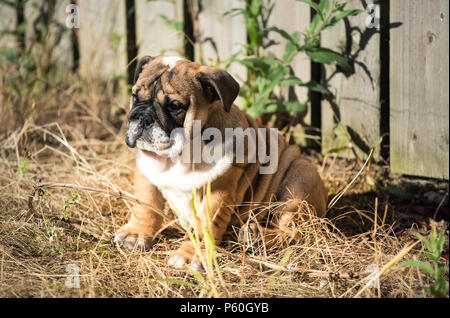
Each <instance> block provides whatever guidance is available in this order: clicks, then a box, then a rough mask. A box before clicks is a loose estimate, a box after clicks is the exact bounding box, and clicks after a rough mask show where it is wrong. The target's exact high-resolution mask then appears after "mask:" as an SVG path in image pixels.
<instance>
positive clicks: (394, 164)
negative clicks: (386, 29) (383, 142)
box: [390, 0, 449, 179]
mask: <svg viewBox="0 0 450 318" xmlns="http://www.w3.org/2000/svg"><path fill="white" fill-rule="evenodd" d="M392 23H401V25H400V26H399V27H398V28H392V29H391V49H390V58H391V62H390V76H391V77H390V85H391V87H390V102H391V116H390V119H391V121H390V131H391V133H390V146H391V150H390V154H391V168H392V171H393V172H397V173H402V174H408V175H416V176H425V177H434V178H443V179H444V178H445V179H448V178H449V91H448V85H449V53H448V43H449V2H448V1H447V0H429V1H421V0H395V1H391V24H392Z"/></svg>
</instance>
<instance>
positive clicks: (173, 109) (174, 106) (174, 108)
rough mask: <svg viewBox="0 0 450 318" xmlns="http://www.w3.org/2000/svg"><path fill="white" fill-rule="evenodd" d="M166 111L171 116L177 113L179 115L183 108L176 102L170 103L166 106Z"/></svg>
mask: <svg viewBox="0 0 450 318" xmlns="http://www.w3.org/2000/svg"><path fill="white" fill-rule="evenodd" d="M167 110H168V111H169V112H170V113H171V114H172V115H178V114H179V113H181V112H182V111H184V110H185V109H184V107H183V105H182V104H181V103H179V102H177V101H171V102H170V103H169V104H167Z"/></svg>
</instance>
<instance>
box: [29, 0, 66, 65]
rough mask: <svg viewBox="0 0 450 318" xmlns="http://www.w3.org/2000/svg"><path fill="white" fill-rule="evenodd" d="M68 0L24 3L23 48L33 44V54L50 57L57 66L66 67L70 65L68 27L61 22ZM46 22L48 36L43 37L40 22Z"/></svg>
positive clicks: (63, 21) (63, 18) (42, 27)
mask: <svg viewBox="0 0 450 318" xmlns="http://www.w3.org/2000/svg"><path fill="white" fill-rule="evenodd" d="M69 4H70V1H69V0H56V1H53V2H50V1H44V0H31V1H28V2H27V3H26V5H25V20H26V22H27V28H26V47H27V48H30V47H33V50H34V53H36V54H37V55H39V56H41V58H46V55H47V54H48V58H49V59H50V61H49V62H50V63H52V64H53V63H56V64H57V65H58V66H59V67H65V68H70V67H71V66H72V65H73V50H72V40H71V33H72V32H73V31H72V30H71V29H69V28H67V26H66V25H65V20H66V17H67V13H66V6H68V5H69ZM46 24H48V32H49V36H46V37H45V36H44V33H42V31H43V30H44V25H46Z"/></svg>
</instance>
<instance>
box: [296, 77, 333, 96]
mask: <svg viewBox="0 0 450 318" xmlns="http://www.w3.org/2000/svg"><path fill="white" fill-rule="evenodd" d="M299 85H300V86H304V87H307V88H308V89H310V90H311V91H313V92H318V93H322V94H328V90H327V89H326V88H325V87H323V86H322V85H321V84H319V83H317V82H316V81H313V80H311V81H309V82H308V83H302V84H299Z"/></svg>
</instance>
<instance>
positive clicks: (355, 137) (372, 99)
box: [321, 0, 381, 157]
mask: <svg viewBox="0 0 450 318" xmlns="http://www.w3.org/2000/svg"><path fill="white" fill-rule="evenodd" d="M365 3H366V1H364V0H354V1H352V2H350V3H349V4H348V5H347V7H346V9H361V10H364V9H365ZM367 19H368V14H367V13H361V14H359V15H358V16H356V17H350V18H348V19H344V20H342V21H340V22H338V24H337V25H336V26H335V27H334V28H332V29H329V30H326V31H324V32H323V36H322V39H321V44H322V47H327V48H331V49H333V50H335V51H337V52H340V53H344V55H346V56H350V57H351V59H352V60H353V62H352V64H353V66H354V72H352V74H347V76H346V75H344V74H343V73H335V70H336V67H334V66H333V67H328V66H327V67H326V68H325V76H324V79H325V81H326V82H327V83H328V85H329V89H330V90H331V92H332V93H333V95H334V96H333V97H332V98H327V99H325V100H324V101H323V102H322V151H323V152H324V153H327V152H328V151H329V150H331V149H336V148H340V147H345V146H348V142H347V139H346V138H345V137H344V136H347V137H348V138H350V137H351V141H352V144H353V145H354V146H355V150H356V152H357V153H358V155H359V156H362V157H365V156H366V155H367V154H368V153H369V152H370V147H373V146H374V145H375V144H376V143H377V141H378V139H379V135H380V102H381V101H380V83H379V80H380V67H381V66H380V35H379V33H378V30H377V29H376V28H371V27H367V26H366V21H367ZM338 122H341V123H342V124H343V126H346V128H347V131H348V132H346V131H345V130H344V135H340V134H339V133H338V136H337V135H336V133H335V132H336V128H337V127H338V125H337V124H338ZM343 126H342V127H343ZM339 127H341V126H339ZM340 154H341V155H344V156H348V157H353V155H352V151H350V150H346V151H343V152H340ZM378 154H379V149H377V151H376V153H375V156H376V157H378Z"/></svg>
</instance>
